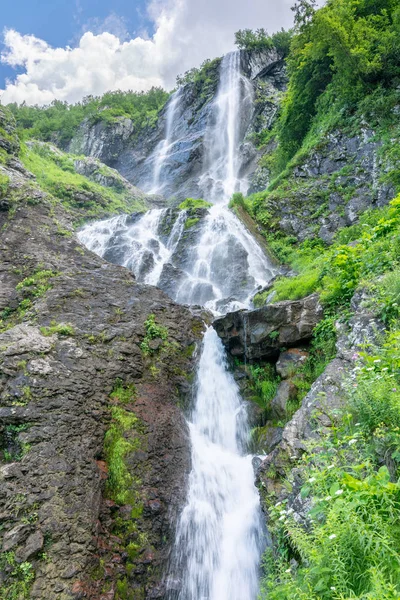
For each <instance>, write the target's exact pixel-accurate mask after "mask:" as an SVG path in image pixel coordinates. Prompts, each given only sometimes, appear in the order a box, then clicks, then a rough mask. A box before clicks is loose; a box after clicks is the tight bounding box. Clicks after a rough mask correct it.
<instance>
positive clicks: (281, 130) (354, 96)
mask: <svg viewBox="0 0 400 600" xmlns="http://www.w3.org/2000/svg"><path fill="white" fill-rule="evenodd" d="M296 16H297V19H296V21H297V30H296V35H295V36H294V37H293V39H292V43H291V49H290V54H289V57H288V70H289V79H290V82H289V90H288V94H287V95H286V98H285V102H284V106H283V111H282V115H281V120H280V123H279V126H278V137H279V141H280V146H281V153H282V161H283V163H284V162H285V160H287V159H288V158H291V157H292V156H293V155H294V154H295V152H296V151H297V150H298V149H299V148H300V146H301V144H302V142H303V140H304V138H305V136H306V134H307V132H308V131H309V130H310V127H311V125H312V123H313V119H314V117H315V116H316V115H317V116H318V117H322V116H324V115H325V114H326V113H331V114H332V113H335V115H336V116H337V117H339V116H340V115H341V114H342V115H343V112H342V113H341V112H340V111H344V112H345V113H346V114H347V116H348V115H351V113H352V111H354V110H356V108H357V107H358V105H359V103H360V102H361V101H363V102H364V105H365V106H366V105H367V103H366V102H365V97H366V96H369V95H371V94H372V95H373V94H376V93H377V92H378V93H379V95H380V96H381V97H382V98H383V99H384V98H385V96H386V95H388V94H389V91H390V89H394V88H396V86H398V85H399V82H400V51H399V48H400V6H399V3H398V2H397V0H330V1H329V2H327V4H326V6H324V7H323V8H321V9H320V10H317V11H314V10H313V7H312V3H311V4H310V3H309V2H305V1H302V2H299V3H298V5H297V9H296Z"/></svg>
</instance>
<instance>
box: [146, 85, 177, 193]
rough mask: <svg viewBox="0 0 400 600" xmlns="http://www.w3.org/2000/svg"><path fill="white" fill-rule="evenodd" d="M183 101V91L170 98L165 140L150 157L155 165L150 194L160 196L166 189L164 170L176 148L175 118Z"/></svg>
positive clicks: (150, 160)
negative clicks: (162, 180) (163, 177)
mask: <svg viewBox="0 0 400 600" xmlns="http://www.w3.org/2000/svg"><path fill="white" fill-rule="evenodd" d="M180 99H181V89H178V90H177V91H176V92H175V93H174V94H173V95H172V96H171V98H170V100H169V102H168V106H167V114H166V131H165V138H164V139H163V140H161V142H160V143H159V144H158V145H157V146H156V149H155V150H154V152H153V154H152V155H151V156H150V157H149V159H148V160H149V162H152V164H153V173H152V175H153V177H152V181H151V185H150V189H149V190H148V193H149V194H160V193H162V190H163V188H164V185H163V184H162V182H161V175H162V171H163V168H165V165H166V163H167V161H168V158H169V156H170V154H171V152H172V149H173V146H174V141H175V140H174V125H175V117H176V114H177V110H178V107H179V102H180Z"/></svg>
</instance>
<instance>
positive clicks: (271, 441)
mask: <svg viewBox="0 0 400 600" xmlns="http://www.w3.org/2000/svg"><path fill="white" fill-rule="evenodd" d="M282 433H283V427H275V426H274V425H265V426H264V427H261V428H260V429H259V430H258V433H257V451H258V452H260V453H263V454H269V453H270V452H272V450H274V448H276V447H277V446H278V444H280V442H281V441H282ZM259 466H261V464H260V465H259Z"/></svg>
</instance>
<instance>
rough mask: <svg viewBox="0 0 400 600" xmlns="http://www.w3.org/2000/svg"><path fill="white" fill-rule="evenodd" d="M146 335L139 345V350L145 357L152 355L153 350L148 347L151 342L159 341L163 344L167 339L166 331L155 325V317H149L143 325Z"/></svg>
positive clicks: (161, 326) (162, 327)
mask: <svg viewBox="0 0 400 600" xmlns="http://www.w3.org/2000/svg"><path fill="white" fill-rule="evenodd" d="M144 326H145V330H146V335H145V337H144V339H143V342H142V343H141V344H140V348H141V350H142V352H143V354H144V355H145V356H148V355H149V354H152V353H154V350H153V349H152V348H151V347H150V342H151V340H156V339H160V340H162V341H163V342H165V341H166V340H167V338H168V329H167V328H166V327H164V326H163V325H159V324H157V323H156V318H155V315H149V316H148V317H147V320H146V321H145V323H144Z"/></svg>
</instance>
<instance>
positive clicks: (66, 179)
mask: <svg viewBox="0 0 400 600" xmlns="http://www.w3.org/2000/svg"><path fill="white" fill-rule="evenodd" d="M76 158H78V157H75V156H73V155H66V154H60V153H55V152H52V151H51V150H48V149H46V146H45V145H42V144H41V145H38V144H36V145H33V146H32V147H31V148H28V147H27V146H26V145H23V146H22V150H21V159H22V162H23V163H24V165H25V167H26V168H27V169H28V170H29V171H31V172H32V173H33V174H34V175H35V176H36V179H37V182H38V184H39V186H40V187H41V188H42V189H43V190H44V191H46V192H48V193H49V194H51V195H52V196H54V197H55V198H57V199H58V200H59V201H61V202H62V204H63V205H64V206H65V207H66V208H68V209H70V210H72V211H76V212H81V213H82V214H84V216H85V219H88V218H94V217H100V216H103V215H108V214H118V213H124V212H127V213H129V212H141V211H143V210H145V206H144V203H143V201H142V200H141V199H139V198H136V197H133V196H132V195H131V193H130V192H128V191H127V190H125V189H123V188H121V186H120V185H116V186H115V187H114V188H110V187H103V186H101V185H100V184H98V183H95V182H93V181H90V180H89V179H88V178H86V177H84V176H83V175H79V174H78V173H76V172H75V169H74V160H75V159H76Z"/></svg>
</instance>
